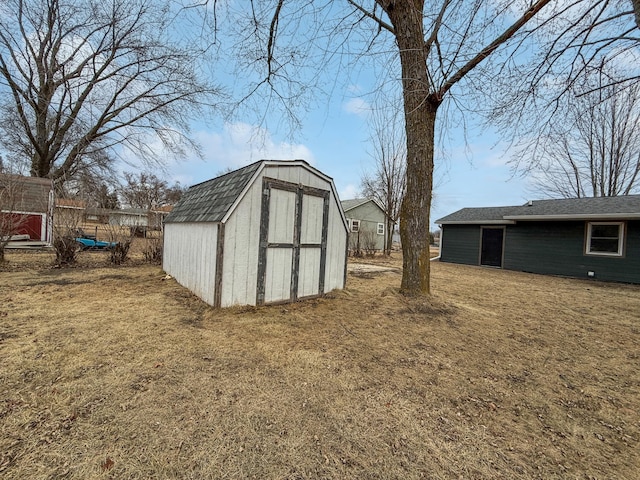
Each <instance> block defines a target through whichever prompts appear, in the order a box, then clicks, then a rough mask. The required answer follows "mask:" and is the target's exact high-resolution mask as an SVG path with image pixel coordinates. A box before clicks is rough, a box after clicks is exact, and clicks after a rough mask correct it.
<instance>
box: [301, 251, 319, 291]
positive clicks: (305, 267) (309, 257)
mask: <svg viewBox="0 0 640 480" xmlns="http://www.w3.org/2000/svg"><path fill="white" fill-rule="evenodd" d="M320 254H321V250H320V249H319V248H302V249H300V274H299V276H298V297H299V298H300V297H308V296H310V295H318V289H319V288H320V284H319V282H320Z"/></svg>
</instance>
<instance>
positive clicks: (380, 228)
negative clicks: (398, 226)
mask: <svg viewBox="0 0 640 480" xmlns="http://www.w3.org/2000/svg"><path fill="white" fill-rule="evenodd" d="M378 235H384V223H379V224H378Z"/></svg>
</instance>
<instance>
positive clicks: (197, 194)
mask: <svg viewBox="0 0 640 480" xmlns="http://www.w3.org/2000/svg"><path fill="white" fill-rule="evenodd" d="M263 162H264V161H263V160H261V161H258V162H255V163H252V164H251V165H247V166H246V167H244V168H240V169H238V170H235V171H233V172H230V173H227V174H226V175H221V176H219V177H216V178H213V179H211V180H207V181H206V182H203V183H199V184H197V185H193V186H192V187H190V188H189V190H187V191H186V192H185V193H184V195H183V196H182V198H181V199H180V201H179V202H178V203H177V204H176V205H175V207H174V208H173V210H172V211H171V213H170V214H169V215H167V218H166V220H165V223H178V222H220V221H222V219H223V218H224V216H225V214H226V213H227V212H228V211H229V209H230V208H231V207H232V205H233V204H234V202H235V201H236V199H237V198H238V196H239V195H240V194H241V193H242V191H243V190H244V188H245V187H246V186H247V184H248V183H249V181H250V180H251V178H252V177H253V175H254V174H255V172H256V171H257V170H258V168H259V167H260V165H261V164H262V163H263Z"/></svg>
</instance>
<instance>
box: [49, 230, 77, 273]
mask: <svg viewBox="0 0 640 480" xmlns="http://www.w3.org/2000/svg"><path fill="white" fill-rule="evenodd" d="M53 249H54V250H55V252H56V265H57V266H59V267H66V266H70V265H73V264H75V263H76V261H77V260H78V252H79V251H80V247H79V245H78V242H76V239H75V236H74V235H73V231H72V230H71V229H68V230H67V231H66V232H63V231H57V232H56V233H55V234H54V238H53Z"/></svg>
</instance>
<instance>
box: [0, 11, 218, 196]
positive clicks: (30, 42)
mask: <svg viewBox="0 0 640 480" xmlns="http://www.w3.org/2000/svg"><path fill="white" fill-rule="evenodd" d="M174 13H175V12H172V11H171V8H170V3H169V2H165V1H158V0H6V1H3V2H1V3H0V16H1V18H2V20H1V21H0V93H1V95H0V115H1V116H2V122H0V130H1V132H2V135H0V139H1V140H2V146H3V147H4V149H5V150H6V151H8V152H10V153H11V154H12V155H13V157H14V158H18V159H26V160H28V162H29V165H28V168H26V170H29V171H30V173H31V175H33V176H38V177H49V178H52V179H54V180H56V181H57V182H59V183H61V182H64V181H65V180H67V179H69V178H74V177H75V176H76V175H77V174H78V173H79V172H81V171H84V172H85V173H86V172H87V171H89V172H90V173H91V172H92V171H93V173H95V172H96V171H97V172H98V173H99V172H100V171H104V170H106V169H109V168H110V166H111V164H112V163H113V161H114V158H117V157H118V156H119V155H122V153H123V151H124V149H129V150H130V151H133V153H134V155H135V156H136V157H137V158H140V159H147V160H151V161H156V162H157V161H159V159H158V156H157V155H158V149H153V148H149V145H152V144H156V145H163V146H164V147H165V154H167V152H168V153H174V154H180V153H181V152H182V150H183V149H184V148H185V146H187V145H189V141H188V138H187V137H186V135H185V132H187V131H188V122H189V120H190V119H191V118H192V115H193V114H194V113H196V111H197V110H198V109H199V107H200V106H201V105H202V104H203V103H208V102H210V101H211V99H212V94H215V93H216V92H215V90H214V89H212V88H211V87H209V86H207V84H206V83H204V82H203V81H202V80H201V79H200V78H199V76H198V74H197V71H196V65H197V63H198V54H199V53H200V52H199V51H198V50H197V49H196V48H194V46H193V45H187V44H184V43H183V44H181V45H179V44H178V43H177V42H178V38H179V37H178V36H177V35H175V34H174V35H171V32H172V31H174V30H173V24H172V23H171V22H173V21H174V20H175V16H174ZM174 33H175V32H174ZM182 33H184V32H182ZM180 38H181V39H184V38H185V37H184V35H183V36H182V37H180Z"/></svg>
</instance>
